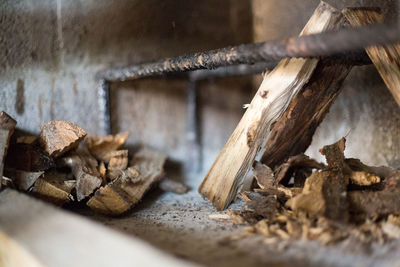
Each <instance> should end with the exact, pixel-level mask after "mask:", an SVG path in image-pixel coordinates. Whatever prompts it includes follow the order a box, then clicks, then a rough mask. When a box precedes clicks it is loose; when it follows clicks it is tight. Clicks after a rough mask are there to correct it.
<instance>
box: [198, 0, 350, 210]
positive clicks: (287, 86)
mask: <svg viewBox="0 0 400 267" xmlns="http://www.w3.org/2000/svg"><path fill="white" fill-rule="evenodd" d="M342 19H343V18H342V15H341V13H340V12H339V11H338V10H336V9H335V8H333V7H331V6H329V5H328V4H326V3H324V2H321V3H320V4H319V6H318V7H317V9H316V10H315V12H314V14H313V16H312V17H311V19H310V20H309V22H308V23H307V25H306V26H305V27H304V29H303V31H302V32H301V35H306V34H312V33H318V32H322V31H325V30H333V29H337V27H338V25H341V21H342ZM317 63H318V59H299V58H296V59H284V60H282V61H281V62H280V63H279V64H278V66H277V67H276V68H275V69H274V70H273V71H271V72H270V73H268V74H267V75H266V76H265V77H264V80H263V82H262V84H261V86H260V88H259V89H258V91H257V93H256V95H255V97H254V98H253V100H252V101H251V104H250V106H249V107H248V109H247V110H246V113H245V114H244V116H243V117H242V119H241V121H240V122H239V124H238V126H237V127H236V129H235V131H234V132H233V134H232V135H231V137H230V138H229V140H228V141H227V143H226V144H225V147H224V148H223V149H222V151H221V152H220V154H219V155H218V157H217V159H216V160H215V162H214V164H213V166H212V167H211V169H210V170H209V172H208V173H207V175H206V177H205V178H204V180H203V182H202V184H201V185H200V187H199V192H200V193H201V194H202V195H203V196H204V197H206V198H208V199H209V200H210V201H211V202H212V203H213V204H214V205H215V206H216V208H217V209H218V210H222V209H225V208H226V207H227V206H228V205H229V204H230V203H231V202H232V200H233V199H234V198H235V196H236V194H237V192H238V189H239V188H240V187H241V185H242V182H243V179H244V177H245V175H246V174H247V172H248V171H249V170H250V168H251V166H252V164H253V161H254V159H255V157H256V155H257V153H258V152H259V150H260V149H261V148H262V146H263V145H264V141H265V138H266V137H267V135H268V133H269V132H270V128H271V125H272V124H273V123H274V122H276V121H277V120H278V119H279V118H280V116H281V115H282V114H283V112H284V111H285V109H286V108H287V106H288V105H289V103H290V101H291V100H292V99H293V97H294V96H295V95H296V93H297V92H298V91H299V90H300V89H301V88H302V87H303V86H304V85H305V84H306V83H307V82H308V80H309V79H310V77H311V74H312V73H313V71H314V69H315V67H316V65H317Z"/></svg>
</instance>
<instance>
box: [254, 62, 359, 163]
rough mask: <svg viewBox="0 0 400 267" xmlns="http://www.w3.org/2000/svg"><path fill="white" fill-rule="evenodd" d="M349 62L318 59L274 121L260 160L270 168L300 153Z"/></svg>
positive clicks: (335, 93) (336, 91)
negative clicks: (302, 83)
mask: <svg viewBox="0 0 400 267" xmlns="http://www.w3.org/2000/svg"><path fill="white" fill-rule="evenodd" d="M351 67H352V65H351V63H350V62H348V61H345V60H341V59H332V58H325V59H322V60H321V61H320V62H319V63H318V65H317V68H316V69H315V71H314V73H313V75H312V76H311V78H310V81H309V82H308V83H307V84H306V85H305V86H304V87H303V88H301V90H300V91H299V93H298V94H297V95H296V97H295V98H294V99H293V100H292V101H291V102H290V105H289V107H288V109H287V110H286V111H285V113H284V114H283V115H282V117H281V118H280V119H279V120H278V121H277V122H276V123H275V124H274V126H273V128H272V131H271V134H270V135H269V136H268V140H267V143H266V147H265V153H264V155H263V156H262V159H261V162H262V163H264V164H266V165H268V166H270V167H271V168H272V169H274V168H275V167H276V166H279V165H280V164H282V163H283V162H284V161H285V160H286V159H287V158H288V157H290V156H294V155H297V154H300V153H304V152H305V151H306V149H307V148H308V147H309V145H310V144H311V141H312V137H313V135H314V133H315V131H316V129H317V127H318V125H319V124H320V123H321V122H322V121H323V119H324V118H325V115H326V114H327V113H328V112H329V108H330V107H331V105H332V103H333V102H334V101H335V100H336V98H337V96H338V95H339V94H340V92H341V91H342V85H343V81H344V80H345V78H346V77H347V75H348V74H349V72H350V70H351Z"/></svg>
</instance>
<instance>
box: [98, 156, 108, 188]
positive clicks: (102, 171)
mask: <svg viewBox="0 0 400 267" xmlns="http://www.w3.org/2000/svg"><path fill="white" fill-rule="evenodd" d="M98 172H99V175H100V177H101V179H102V180H103V183H102V185H106V184H107V169H106V165H105V164H104V162H103V161H102V162H100V164H99V166H98Z"/></svg>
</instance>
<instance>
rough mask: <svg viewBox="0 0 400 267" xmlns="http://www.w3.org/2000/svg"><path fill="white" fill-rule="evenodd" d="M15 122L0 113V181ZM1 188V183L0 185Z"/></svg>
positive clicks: (5, 114) (3, 113)
mask: <svg viewBox="0 0 400 267" xmlns="http://www.w3.org/2000/svg"><path fill="white" fill-rule="evenodd" d="M16 125H17V122H16V121H15V120H14V119H13V118H11V117H10V115H8V114H7V113H5V112H4V111H2V112H0V181H1V177H2V176H3V170H4V163H5V158H6V155H7V150H8V145H9V142H10V138H11V135H12V134H13V132H14V129H15V126H16ZM0 188H1V183H0Z"/></svg>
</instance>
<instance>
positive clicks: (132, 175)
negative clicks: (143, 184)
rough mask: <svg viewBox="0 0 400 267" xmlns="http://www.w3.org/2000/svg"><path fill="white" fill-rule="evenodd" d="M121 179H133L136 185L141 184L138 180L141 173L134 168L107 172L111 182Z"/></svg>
mask: <svg viewBox="0 0 400 267" xmlns="http://www.w3.org/2000/svg"><path fill="white" fill-rule="evenodd" d="M120 177H122V178H121V179H131V180H132V181H134V182H135V183H136V182H139V180H137V179H138V177H139V172H138V171H137V170H136V169H135V168H133V167H129V168H127V169H125V170H114V171H108V172H107V178H108V179H110V180H111V181H113V180H115V179H117V178H120Z"/></svg>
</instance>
